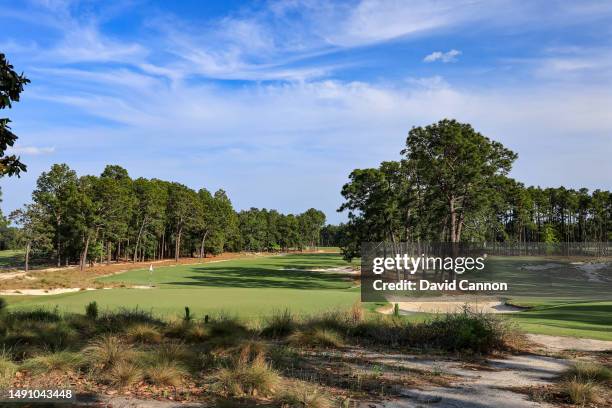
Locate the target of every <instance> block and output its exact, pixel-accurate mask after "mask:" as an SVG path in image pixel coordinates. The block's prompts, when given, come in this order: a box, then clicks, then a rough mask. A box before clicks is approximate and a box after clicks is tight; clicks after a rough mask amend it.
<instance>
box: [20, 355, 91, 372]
mask: <svg viewBox="0 0 612 408" xmlns="http://www.w3.org/2000/svg"><path fill="white" fill-rule="evenodd" d="M85 363H86V360H85V358H84V357H83V355H82V354H80V353H74V352H69V351H59V352H55V353H51V354H46V355H41V356H37V357H34V358H31V359H29V360H26V361H25V362H24V363H23V365H22V368H23V369H25V370H27V371H29V372H31V373H33V374H43V373H50V372H53V371H61V372H72V371H76V370H79V369H80V368H82V367H83V366H84V365H85Z"/></svg>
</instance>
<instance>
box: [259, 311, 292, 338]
mask: <svg viewBox="0 0 612 408" xmlns="http://www.w3.org/2000/svg"><path fill="white" fill-rule="evenodd" d="M296 326H297V324H296V322H295V319H294V317H293V315H292V314H291V312H290V311H289V310H288V309H285V310H283V311H282V312H278V311H276V312H274V313H273V314H272V316H270V317H269V318H267V319H266V320H265V323H264V328H263V330H262V331H261V334H262V336H265V337H271V338H283V337H287V336H288V335H290V334H291V333H293V332H294V331H295V329H296Z"/></svg>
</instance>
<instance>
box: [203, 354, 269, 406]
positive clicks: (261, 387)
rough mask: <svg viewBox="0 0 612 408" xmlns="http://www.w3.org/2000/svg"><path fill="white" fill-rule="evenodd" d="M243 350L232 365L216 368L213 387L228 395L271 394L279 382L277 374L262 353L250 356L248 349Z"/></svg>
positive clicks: (263, 395) (253, 395) (264, 395)
mask: <svg viewBox="0 0 612 408" xmlns="http://www.w3.org/2000/svg"><path fill="white" fill-rule="evenodd" d="M244 350H246V351H243V352H242V353H241V354H240V356H239V358H238V359H237V361H236V362H235V363H234V364H233V365H232V366H230V367H224V368H221V369H219V370H217V372H216V373H215V375H214V378H215V381H216V382H215V388H217V390H218V392H220V393H221V394H223V395H225V396H230V397H243V396H251V397H256V396H262V397H266V396H269V395H271V394H273V392H274V390H275V388H276V386H277V385H278V383H279V382H280V376H279V374H278V373H277V372H276V371H275V370H274V369H272V368H271V367H270V364H269V363H268V362H267V361H266V359H265V355H264V354H263V353H259V354H257V355H255V356H254V357H252V356H251V352H250V351H249V350H248V349H246V348H245V349H244Z"/></svg>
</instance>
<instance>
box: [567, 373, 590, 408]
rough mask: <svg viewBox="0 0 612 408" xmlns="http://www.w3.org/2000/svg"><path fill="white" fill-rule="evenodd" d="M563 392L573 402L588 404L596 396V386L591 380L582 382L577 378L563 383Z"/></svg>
mask: <svg viewBox="0 0 612 408" xmlns="http://www.w3.org/2000/svg"><path fill="white" fill-rule="evenodd" d="M561 389H562V392H563V394H564V395H565V396H567V397H568V398H569V400H570V401H571V402H572V403H573V404H581V405H586V404H589V403H590V402H592V401H593V399H594V398H595V386H594V384H593V383H591V382H582V381H579V380H577V379H572V380H568V381H565V382H563V383H562V384H561Z"/></svg>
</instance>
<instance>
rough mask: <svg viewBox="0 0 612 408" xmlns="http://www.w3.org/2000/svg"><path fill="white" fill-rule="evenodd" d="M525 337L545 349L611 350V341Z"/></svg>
mask: <svg viewBox="0 0 612 408" xmlns="http://www.w3.org/2000/svg"><path fill="white" fill-rule="evenodd" d="M527 338H528V339H529V340H531V341H532V342H534V343H536V345H539V346H541V347H542V348H543V349H545V350H547V351H562V350H574V351H606V350H612V341H605V340H594V339H580V338H576V337H561V336H547V335H544V334H527Z"/></svg>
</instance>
